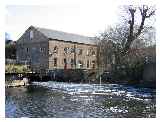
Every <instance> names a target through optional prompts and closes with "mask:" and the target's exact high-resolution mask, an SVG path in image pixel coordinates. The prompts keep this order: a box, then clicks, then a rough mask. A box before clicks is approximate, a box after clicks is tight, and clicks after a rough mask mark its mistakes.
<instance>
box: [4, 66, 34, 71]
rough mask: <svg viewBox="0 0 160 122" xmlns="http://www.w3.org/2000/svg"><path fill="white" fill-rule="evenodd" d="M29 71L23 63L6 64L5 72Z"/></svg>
mask: <svg viewBox="0 0 160 122" xmlns="http://www.w3.org/2000/svg"><path fill="white" fill-rule="evenodd" d="M28 72H31V70H30V69H29V68H27V66H25V65H18V64H6V66H5V73H28Z"/></svg>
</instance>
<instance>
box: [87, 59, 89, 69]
mask: <svg viewBox="0 0 160 122" xmlns="http://www.w3.org/2000/svg"><path fill="white" fill-rule="evenodd" d="M87 68H89V60H87Z"/></svg>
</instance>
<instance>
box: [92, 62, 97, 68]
mask: <svg viewBox="0 0 160 122" xmlns="http://www.w3.org/2000/svg"><path fill="white" fill-rule="evenodd" d="M95 65H96V61H92V68H93V69H94V68H95Z"/></svg>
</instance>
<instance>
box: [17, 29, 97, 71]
mask: <svg viewBox="0 0 160 122" xmlns="http://www.w3.org/2000/svg"><path fill="white" fill-rule="evenodd" d="M16 45H17V52H16V54H17V55H16V56H17V61H18V62H19V63H23V64H29V65H30V67H31V69H32V71H35V72H42V71H48V70H54V69H96V68H97V46H96V45H95V44H94V40H93V38H91V37H86V36H81V35H76V34H71V33H66V32H61V31H55V30H50V29H44V28H39V27H34V26H30V27H29V28H28V29H27V30H26V31H25V33H24V34H23V35H22V36H21V37H20V38H19V39H18V41H17V44H16Z"/></svg>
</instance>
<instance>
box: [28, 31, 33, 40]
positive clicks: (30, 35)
mask: <svg viewBox="0 0 160 122" xmlns="http://www.w3.org/2000/svg"><path fill="white" fill-rule="evenodd" d="M29 37H30V40H31V39H33V30H31V31H30V33H29Z"/></svg>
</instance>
